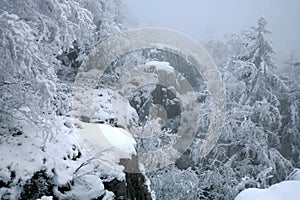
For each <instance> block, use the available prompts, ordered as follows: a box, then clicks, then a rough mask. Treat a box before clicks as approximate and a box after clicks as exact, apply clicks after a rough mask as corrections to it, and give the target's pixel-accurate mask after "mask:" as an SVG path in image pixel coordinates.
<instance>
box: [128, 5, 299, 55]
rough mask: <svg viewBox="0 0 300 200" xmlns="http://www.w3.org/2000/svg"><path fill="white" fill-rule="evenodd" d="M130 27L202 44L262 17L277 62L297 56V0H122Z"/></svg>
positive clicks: (234, 31) (237, 31) (235, 31)
mask: <svg viewBox="0 0 300 200" xmlns="http://www.w3.org/2000/svg"><path fill="white" fill-rule="evenodd" d="M123 4H124V6H125V9H126V11H127V14H128V15H129V16H130V17H129V20H130V21H131V23H132V24H134V25H132V27H137V26H139V27H141V26H159V27H165V28H171V29H174V30H177V31H180V32H182V33H185V34H187V35H189V36H190V37H192V38H194V39H195V40H197V41H199V42H201V43H203V42H204V41H206V40H208V39H222V38H223V36H224V35H225V34H226V33H240V32H241V31H243V30H248V29H249V27H250V26H255V25H256V23H257V19H258V18H259V17H260V16H263V17H265V18H266V20H267V21H268V29H269V30H270V31H272V33H273V34H272V35H270V39H271V40H272V41H273V46H274V49H275V51H276V52H277V55H276V56H277V59H278V60H279V61H283V60H286V59H287V58H289V57H290V55H291V54H292V53H294V54H295V57H297V58H298V59H300V0H123Z"/></svg>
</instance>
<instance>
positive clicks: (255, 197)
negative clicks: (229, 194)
mask: <svg viewBox="0 0 300 200" xmlns="http://www.w3.org/2000/svg"><path fill="white" fill-rule="evenodd" d="M287 199H288V200H299V199H300V181H283V182H280V183H277V184H274V185H272V186H271V187H269V188H268V189H257V188H249V189H246V190H244V191H242V192H241V193H240V194H239V195H238V196H237V197H236V198H235V200H287Z"/></svg>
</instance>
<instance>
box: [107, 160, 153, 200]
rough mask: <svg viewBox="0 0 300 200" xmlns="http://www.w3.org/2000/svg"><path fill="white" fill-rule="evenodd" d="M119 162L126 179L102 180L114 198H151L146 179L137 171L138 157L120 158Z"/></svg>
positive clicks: (142, 199)
mask: <svg viewBox="0 0 300 200" xmlns="http://www.w3.org/2000/svg"><path fill="white" fill-rule="evenodd" d="M120 164H121V165H123V166H124V167H125V170H124V171H125V174H126V176H125V177H126V181H118V180H116V179H114V180H112V181H110V182H104V183H103V184H104V187H105V189H106V190H109V191H112V192H113V193H114V194H115V199H126V200H129V199H130V200H151V199H152V197H151V193H150V191H149V190H148V186H147V185H146V179H145V177H144V175H143V174H142V173H139V172H140V171H139V168H138V157H137V156H132V158H131V159H121V160H120Z"/></svg>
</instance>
